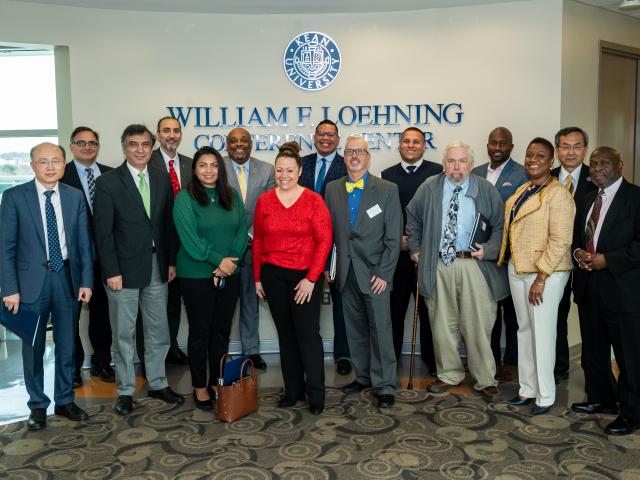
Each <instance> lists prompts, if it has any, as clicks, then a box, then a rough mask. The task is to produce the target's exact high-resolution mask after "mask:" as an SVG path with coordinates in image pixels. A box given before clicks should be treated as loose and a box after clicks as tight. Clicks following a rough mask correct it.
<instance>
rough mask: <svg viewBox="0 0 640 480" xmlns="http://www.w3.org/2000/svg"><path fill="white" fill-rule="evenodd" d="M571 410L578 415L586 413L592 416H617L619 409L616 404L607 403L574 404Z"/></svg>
mask: <svg viewBox="0 0 640 480" xmlns="http://www.w3.org/2000/svg"><path fill="white" fill-rule="evenodd" d="M571 410H573V411H574V412H578V413H586V414H587V415H592V414H594V413H606V414H607V415H617V414H618V407H617V406H616V404H607V403H589V402H583V403H573V404H571Z"/></svg>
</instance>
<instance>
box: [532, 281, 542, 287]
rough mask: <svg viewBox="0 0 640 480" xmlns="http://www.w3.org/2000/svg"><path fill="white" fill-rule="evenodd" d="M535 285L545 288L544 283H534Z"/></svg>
mask: <svg viewBox="0 0 640 480" xmlns="http://www.w3.org/2000/svg"><path fill="white" fill-rule="evenodd" d="M533 284H534V285H540V286H541V287H544V282H533Z"/></svg>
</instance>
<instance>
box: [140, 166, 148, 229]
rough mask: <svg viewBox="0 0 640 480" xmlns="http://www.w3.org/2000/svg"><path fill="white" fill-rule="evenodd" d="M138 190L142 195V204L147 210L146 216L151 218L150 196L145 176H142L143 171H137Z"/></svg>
mask: <svg viewBox="0 0 640 480" xmlns="http://www.w3.org/2000/svg"><path fill="white" fill-rule="evenodd" d="M138 178H139V179H140V180H138V190H139V191H140V196H141V197H142V204H143V205H144V209H145V211H146V212H147V216H148V217H149V218H151V197H150V196H149V185H147V178H146V177H145V176H144V172H140V173H138Z"/></svg>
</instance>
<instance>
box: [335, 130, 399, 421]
mask: <svg viewBox="0 0 640 480" xmlns="http://www.w3.org/2000/svg"><path fill="white" fill-rule="evenodd" d="M370 160H371V154H370V153H369V144H368V143H367V141H366V140H365V139H364V138H362V137H359V136H355V135H352V136H350V137H349V138H347V143H346V145H345V148H344V162H345V165H346V168H347V176H346V177H343V178H341V179H339V180H334V181H333V182H331V183H329V184H328V185H327V188H326V194H325V201H326V203H327V207H328V208H329V212H330V213H331V221H332V224H333V238H334V242H335V244H336V252H337V273H336V284H337V287H338V290H339V291H340V293H341V295H342V306H343V309H344V319H345V326H346V329H347V338H348V341H349V349H350V351H351V362H352V364H353V367H354V369H355V372H356V379H355V381H353V382H351V383H350V384H348V385H345V386H344V387H342V391H343V392H345V393H356V392H360V391H362V390H364V389H366V388H370V387H373V388H374V389H375V394H376V397H377V399H378V406H379V407H380V408H389V407H391V406H392V405H393V404H394V402H395V397H394V393H395V390H396V386H397V385H396V384H397V377H396V356H395V354H394V350H393V335H392V329H391V310H390V306H389V296H390V293H391V282H392V280H393V272H394V270H395V268H396V263H397V261H398V255H399V254H400V239H401V237H402V215H400V212H401V206H400V198H399V196H398V187H397V186H396V185H395V184H393V183H391V182H388V181H386V180H382V179H381V178H378V177H376V176H374V175H372V174H371V173H369V162H370Z"/></svg>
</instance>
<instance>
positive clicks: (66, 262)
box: [44, 258, 69, 270]
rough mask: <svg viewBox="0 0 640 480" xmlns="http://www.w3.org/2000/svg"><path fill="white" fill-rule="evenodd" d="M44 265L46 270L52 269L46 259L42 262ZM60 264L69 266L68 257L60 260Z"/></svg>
mask: <svg viewBox="0 0 640 480" xmlns="http://www.w3.org/2000/svg"><path fill="white" fill-rule="evenodd" d="M44 266H45V268H46V269H47V270H53V269H52V268H51V262H49V261H47V262H46V263H45V264H44ZM62 266H63V267H68V266H69V259H68V258H67V259H66V260H63V261H62Z"/></svg>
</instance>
